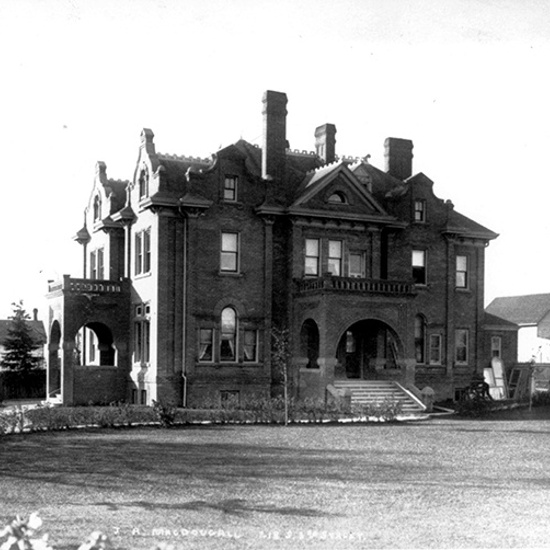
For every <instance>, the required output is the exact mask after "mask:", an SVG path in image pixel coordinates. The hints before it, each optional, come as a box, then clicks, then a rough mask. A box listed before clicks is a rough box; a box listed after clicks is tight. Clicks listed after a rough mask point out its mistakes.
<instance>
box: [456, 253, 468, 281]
mask: <svg viewBox="0 0 550 550" xmlns="http://www.w3.org/2000/svg"><path fill="white" fill-rule="evenodd" d="M456 288H468V256H457V257H456Z"/></svg>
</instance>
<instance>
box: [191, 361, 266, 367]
mask: <svg viewBox="0 0 550 550" xmlns="http://www.w3.org/2000/svg"><path fill="white" fill-rule="evenodd" d="M196 365H197V367H214V368H215V369H223V368H225V367H260V366H261V365H262V363H261V362H260V361H254V362H253V361H250V362H244V361H235V362H230V361H227V362H210V363H207V362H206V361H204V362H203V361H197V363H196Z"/></svg>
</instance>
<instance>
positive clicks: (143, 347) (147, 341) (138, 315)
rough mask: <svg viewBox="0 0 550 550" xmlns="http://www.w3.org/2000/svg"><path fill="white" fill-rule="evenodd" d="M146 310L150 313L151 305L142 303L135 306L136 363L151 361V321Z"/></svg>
mask: <svg viewBox="0 0 550 550" xmlns="http://www.w3.org/2000/svg"><path fill="white" fill-rule="evenodd" d="M144 311H146V312H147V314H148V313H149V305H148V304H146V305H145V306H144V305H142V304H140V305H138V306H136V308H135V318H134V363H142V364H143V363H149V360H150V346H151V323H150V320H149V318H148V316H146V315H144Z"/></svg>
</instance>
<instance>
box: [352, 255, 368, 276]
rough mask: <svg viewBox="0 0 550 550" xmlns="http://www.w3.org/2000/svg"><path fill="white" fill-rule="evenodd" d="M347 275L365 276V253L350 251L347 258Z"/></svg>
mask: <svg viewBox="0 0 550 550" xmlns="http://www.w3.org/2000/svg"><path fill="white" fill-rule="evenodd" d="M348 275H349V276H350V277H364V276H365V255H364V254H363V253H361V252H350V254H349V258H348Z"/></svg>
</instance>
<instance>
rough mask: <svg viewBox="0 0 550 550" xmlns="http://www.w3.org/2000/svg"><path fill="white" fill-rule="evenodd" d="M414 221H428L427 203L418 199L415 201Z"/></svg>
mask: <svg viewBox="0 0 550 550" xmlns="http://www.w3.org/2000/svg"><path fill="white" fill-rule="evenodd" d="M414 221H415V222H419V223H424V222H425V221H426V201H425V200H422V199H417V200H415V201H414Z"/></svg>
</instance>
